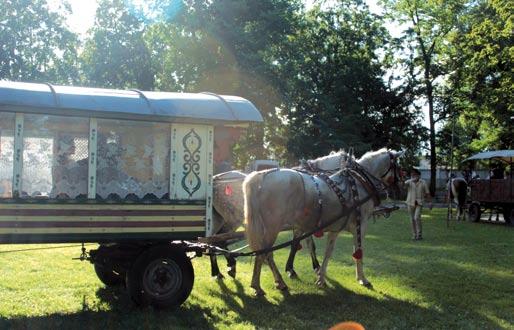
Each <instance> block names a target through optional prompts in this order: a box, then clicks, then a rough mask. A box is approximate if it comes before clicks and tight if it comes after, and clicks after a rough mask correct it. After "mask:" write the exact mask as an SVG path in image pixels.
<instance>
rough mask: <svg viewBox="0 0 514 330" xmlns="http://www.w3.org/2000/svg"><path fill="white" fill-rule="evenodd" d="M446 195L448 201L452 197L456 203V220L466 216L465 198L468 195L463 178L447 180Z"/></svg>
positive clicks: (466, 184) (466, 185)
mask: <svg viewBox="0 0 514 330" xmlns="http://www.w3.org/2000/svg"><path fill="white" fill-rule="evenodd" d="M447 189H448V195H449V198H450V201H451V200H452V199H453V201H454V202H455V204H456V205H457V221H460V220H464V219H465V217H466V212H465V211H464V209H465V208H466V198H467V195H468V183H467V182H466V180H465V179H464V178H451V179H450V180H448V186H447Z"/></svg>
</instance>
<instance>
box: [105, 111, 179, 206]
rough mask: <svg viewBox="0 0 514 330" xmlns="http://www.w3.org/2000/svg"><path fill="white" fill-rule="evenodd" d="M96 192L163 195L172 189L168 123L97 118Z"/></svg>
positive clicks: (121, 195) (125, 195)
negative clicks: (170, 186) (170, 182)
mask: <svg viewBox="0 0 514 330" xmlns="http://www.w3.org/2000/svg"><path fill="white" fill-rule="evenodd" d="M97 150H98V158H97V172H96V180H97V181H96V182H97V183H96V187H97V188H96V189H97V194H98V195H99V196H100V197H102V198H109V199H111V198H121V199H130V198H131V197H134V198H138V199H142V198H163V197H165V196H166V195H167V194H168V193H169V172H170V165H169V156H170V154H169V150H170V128H169V125H168V124H158V123H149V122H131V121H121V120H98V144H97Z"/></svg>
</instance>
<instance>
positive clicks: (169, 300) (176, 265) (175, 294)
mask: <svg viewBox="0 0 514 330" xmlns="http://www.w3.org/2000/svg"><path fill="white" fill-rule="evenodd" d="M193 283H194V271H193V265H192V264H191V260H190V259H189V258H188V257H187V256H186V254H185V252H184V251H182V250H180V249H176V248H175V249H173V248H171V247H167V246H160V247H159V246H158V247H154V248H151V249H149V250H147V251H145V252H143V253H142V254H141V255H140V256H139V257H138V258H137V259H136V261H135V263H134V265H133V266H132V269H131V270H130V271H129V272H128V273H127V289H128V292H129V294H130V297H131V298H132V300H133V301H134V302H135V303H136V304H137V305H143V306H145V305H152V306H154V307H157V308H169V307H171V308H174V307H178V306H180V305H181V304H182V303H183V302H184V301H185V300H186V299H187V297H189V294H190V293H191V290H192V289H193Z"/></svg>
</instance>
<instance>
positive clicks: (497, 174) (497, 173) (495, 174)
mask: <svg viewBox="0 0 514 330" xmlns="http://www.w3.org/2000/svg"><path fill="white" fill-rule="evenodd" d="M503 178H504V169H503V166H502V165H501V164H496V165H495V166H494V167H493V169H492V170H491V179H503Z"/></svg>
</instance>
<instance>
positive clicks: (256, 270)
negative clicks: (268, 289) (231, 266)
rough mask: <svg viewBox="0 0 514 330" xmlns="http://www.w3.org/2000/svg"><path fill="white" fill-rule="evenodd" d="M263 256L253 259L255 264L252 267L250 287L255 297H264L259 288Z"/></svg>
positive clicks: (262, 291)
mask: <svg viewBox="0 0 514 330" xmlns="http://www.w3.org/2000/svg"><path fill="white" fill-rule="evenodd" d="M264 258H265V256H264V255H259V256H256V257H255V264H254V265H253V275H252V284H251V287H252V288H253V289H254V290H255V295H256V296H264V295H265V294H266V293H265V292H264V290H262V288H261V270H262V263H263V262H264Z"/></svg>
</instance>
